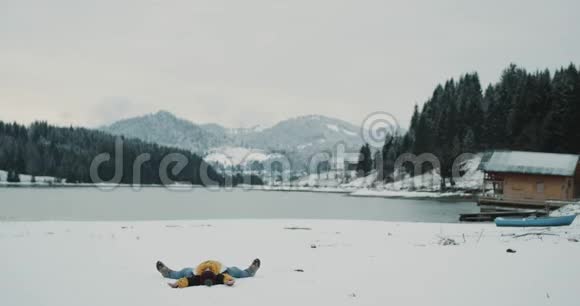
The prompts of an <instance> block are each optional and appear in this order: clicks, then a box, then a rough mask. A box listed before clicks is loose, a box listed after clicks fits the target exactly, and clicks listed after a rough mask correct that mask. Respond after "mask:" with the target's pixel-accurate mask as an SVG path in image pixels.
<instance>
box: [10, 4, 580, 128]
mask: <svg viewBox="0 0 580 306" xmlns="http://www.w3.org/2000/svg"><path fill="white" fill-rule="evenodd" d="M578 12H580V1H529V0H528V1H506V0H501V1H496V0H493V1H489V0H486V1H448V0H445V1H443V0H437V1H422V2H421V3H419V2H413V1H339V0H324V1H322V0H307V1H302V0H299V1H298V0H293V1H285V2H281V1H273V0H265V1H257V0H244V1H235V0H232V1H217V0H208V1H198V0H187V1H169V0H159V1H146V0H138V1H119V0H114V1H111V0H99V1H90V2H89V1H80V0H51V1H27V0H17V1H7V0H0V120H5V121H14V120H16V121H19V122H22V123H28V122H30V121H33V120H37V119H41V120H48V121H49V122H51V123H56V124H59V125H61V124H62V125H65V124H66V125H68V124H73V125H84V126H96V125H99V124H104V123H110V122H111V121H114V120H117V119H120V118H124V117H129V116H134V115H140V114H145V113H150V112H154V111H157V110H159V109H164V110H168V111H171V112H173V113H175V114H177V115H178V116H180V117H184V118H186V119H189V120H192V121H194V122H198V123H205V122H216V123H220V124H224V125H226V126H229V127H242V126H243V127H249V126H252V125H254V124H266V125H268V124H272V123H274V122H276V121H279V120H282V119H285V118H288V117H294V116H298V115H304V114H324V115H327V116H332V117H337V118H340V119H344V120H347V121H350V122H352V123H359V122H360V121H361V120H362V119H363V118H364V117H365V116H366V115H367V114H368V113H371V112H374V111H388V112H391V113H392V114H393V115H394V116H396V117H397V118H398V119H399V121H401V124H402V125H403V126H406V125H407V124H408V121H409V118H410V115H411V112H412V108H413V105H414V104H415V103H423V102H424V101H425V100H426V99H427V98H428V96H429V95H430V94H431V93H432V91H433V89H434V87H435V86H436V84H437V83H439V82H444V81H445V80H446V79H448V78H450V77H458V76H459V75H461V74H463V73H466V72H473V71H477V72H479V74H480V78H481V81H482V83H483V86H486V84H487V83H489V82H495V81H497V80H498V78H499V74H500V72H501V70H502V69H503V68H505V67H506V66H507V65H508V64H509V63H510V62H514V63H516V64H518V65H521V66H523V67H525V68H527V69H529V70H535V69H538V68H542V69H543V68H550V69H554V68H557V67H559V66H561V65H568V64H569V63H570V62H574V63H576V64H580V15H579V14H578Z"/></svg>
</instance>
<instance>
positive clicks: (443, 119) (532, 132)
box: [357, 64, 580, 187]
mask: <svg viewBox="0 0 580 306" xmlns="http://www.w3.org/2000/svg"><path fill="white" fill-rule="evenodd" d="M499 149H506V150H521V151H539V152H553V153H572V154H579V153H580V73H579V69H578V68H577V67H576V66H575V65H574V64H570V65H569V66H568V67H566V68H564V67H562V68H560V69H558V70H556V71H555V72H554V74H553V75H552V74H551V73H550V71H549V70H547V69H546V70H543V71H536V72H527V71H526V70H525V69H523V68H519V67H517V66H516V65H514V64H512V65H510V66H509V67H507V68H506V69H505V70H504V71H503V72H502V74H501V78H500V80H499V81H498V82H497V83H495V84H490V85H489V86H487V88H486V89H485V91H482V88H481V84H480V81H479V76H478V74H477V73H468V74H465V75H463V76H461V77H460V78H459V79H458V80H454V79H450V80H448V81H446V82H445V83H444V84H439V85H438V86H437V87H436V88H435V90H434V91H433V94H432V96H431V97H430V98H429V99H428V100H427V101H426V102H425V103H424V104H423V105H422V107H419V106H418V105H415V108H414V112H413V116H412V118H411V123H410V127H409V130H408V131H407V132H406V133H405V134H403V135H394V137H389V139H388V141H386V142H385V145H384V146H383V148H382V149H381V150H378V151H377V152H375V155H374V158H373V156H372V155H371V152H370V150H369V149H368V147H365V146H363V148H361V159H360V161H359V165H358V166H357V170H359V172H360V173H361V174H363V175H364V174H368V173H369V172H370V171H371V170H373V169H374V168H376V169H377V170H378V171H381V172H382V174H383V175H382V177H385V178H386V180H391V179H392V174H393V171H394V167H393V165H394V161H395V159H396V158H397V157H398V156H400V155H401V154H402V153H406V152H408V153H413V154H416V155H419V154H422V153H432V154H434V155H435V156H436V157H437V158H438V159H439V161H440V164H441V169H440V173H441V176H442V177H443V178H446V179H449V181H450V183H451V185H453V184H454V182H453V180H452V176H451V167H452V164H453V161H454V160H455V158H456V157H457V156H459V155H460V154H462V153H476V152H481V151H487V150H499ZM378 154H380V157H382V159H381V161H382V162H381V163H380V165H379V163H376V162H375V163H369V162H367V161H365V160H375V161H376V160H378V157H379V155H378ZM408 170H409V171H410V172H412V169H411V168H410V167H408ZM428 170H431V169H429V168H426V169H424V171H428ZM442 187H443V186H442Z"/></svg>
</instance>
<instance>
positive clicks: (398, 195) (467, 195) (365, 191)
mask: <svg viewBox="0 0 580 306" xmlns="http://www.w3.org/2000/svg"><path fill="white" fill-rule="evenodd" d="M215 187H216V186H211V187H206V186H202V185H185V184H177V185H172V186H164V185H140V186H139V187H135V186H134V185H130V184H118V185H109V184H88V183H86V184H84V183H83V184H67V183H58V184H56V183H44V182H37V183H28V182H26V183H6V182H1V183H0V188H97V189H100V188H102V189H107V190H108V191H110V190H114V189H117V188H135V189H136V190H139V189H142V188H165V189H167V190H172V189H174V190H181V191H183V190H184V189H199V188H208V189H215ZM219 188H224V187H222V186H220V187H219ZM227 189H236V190H244V191H266V192H276V191H277V192H307V193H308V192H309V193H328V194H344V195H345V196H349V197H374V198H385V199H415V200H432V199H442V200H471V199H474V198H475V196H476V194H475V193H473V192H470V190H465V191H461V190H457V191H452V192H438V191H429V190H415V191H410V190H389V189H372V188H340V187H300V186H267V185H257V186H253V185H238V186H235V187H227ZM224 190H225V188H224Z"/></svg>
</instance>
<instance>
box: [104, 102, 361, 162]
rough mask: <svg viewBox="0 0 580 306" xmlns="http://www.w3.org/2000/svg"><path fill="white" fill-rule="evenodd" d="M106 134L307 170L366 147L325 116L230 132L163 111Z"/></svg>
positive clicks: (355, 133) (348, 127)
mask: <svg viewBox="0 0 580 306" xmlns="http://www.w3.org/2000/svg"><path fill="white" fill-rule="evenodd" d="M101 129H102V130H103V131H105V132H109V133H112V134H115V135H123V136H126V137H134V138H139V139H142V140H144V141H148V142H153V143H158V144H160V145H165V146H172V147H178V148H182V149H187V150H190V151H193V152H197V153H199V154H202V155H206V156H208V157H209V158H210V159H212V160H213V161H214V162H219V160H220V158H219V156H221V155H223V156H228V157H230V158H231V159H232V160H233V161H234V162H235V161H238V160H241V158H239V155H240V154H241V153H240V152H242V151H244V152H245V150H247V151H248V152H252V153H256V152H260V153H261V154H263V155H264V156H270V155H271V154H274V153H277V154H285V155H287V156H288V158H289V159H291V161H292V164H293V165H294V166H296V167H302V166H304V165H305V164H306V163H307V161H308V159H309V158H310V157H312V155H313V154H316V153H319V152H322V151H327V150H328V149H331V148H333V146H335V145H336V144H337V143H344V144H347V146H349V147H351V148H353V149H358V148H359V147H360V145H362V143H363V141H362V139H361V137H360V135H359V131H360V127H357V126H355V125H353V124H351V123H348V122H346V121H343V120H340V119H335V118H330V117H325V116H322V115H307V116H301V117H296V118H291V119H287V120H283V121H280V122H278V123H276V124H274V125H273V126H271V127H264V126H260V125H257V126H253V127H250V128H226V127H223V126H221V125H219V124H215V123H208V124H201V125H197V124H194V123H192V122H190V121H188V120H185V119H180V118H178V117H177V116H175V115H174V114H172V113H170V112H168V111H164V110H161V111H158V112H157V113H153V114H148V115H144V116H140V117H135V118H130V119H125V120H121V121H118V122H115V123H113V124H111V125H109V126H106V127H103V128H101ZM242 148H243V149H242ZM220 154H221V155H220Z"/></svg>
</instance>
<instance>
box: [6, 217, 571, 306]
mask: <svg viewBox="0 0 580 306" xmlns="http://www.w3.org/2000/svg"><path fill="white" fill-rule="evenodd" d="M533 232H541V233H544V235H526V236H521V237H518V235H521V234H526V233H533ZM579 240H580V225H579V224H578V223H575V224H573V225H572V226H571V227H563V228H554V229H499V228H496V227H494V226H493V225H491V224H429V223H389V222H369V221H320V220H308V221H306V220H219V221H217V220H207V221H145V222H0V245H1V246H2V251H1V252H0V271H2V273H0V294H1V300H2V304H3V305H55V306H67V305H71V306H73V305H74V306H77V305H87V306H90V305H143V306H148V305H155V306H158V305H168V306H169V305H188V304H189V305H257V306H259V305H268V306H272V305H282V306H283V305H289V306H290V305H291V306H296V305H333V306H340V305H349V306H350V305H445V306H453V305H461V306H465V305H470V306H471V305H485V306H489V305H509V306H513V305H526V306H531V305H560V306H565V305H578V301H579V299H580V294H579V293H578V288H577V285H578V282H579V280H580V265H578V258H580V243H579V242H578V241H579ZM507 249H513V250H515V251H516V253H508V252H506V250H507ZM255 257H259V258H260V259H261V260H262V263H263V264H262V268H261V269H260V271H258V273H257V275H256V277H255V278H249V279H241V280H238V282H237V283H236V285H235V286H234V287H225V286H216V287H211V288H207V287H195V288H186V289H171V288H169V287H168V286H167V285H166V283H167V280H165V279H163V278H162V277H161V276H160V275H159V273H158V272H157V271H156V270H155V268H154V264H155V261H156V260H158V259H161V260H163V261H164V262H166V263H167V264H168V265H169V266H170V267H175V268H178V267H183V266H192V265H195V264H197V263H198V262H200V261H203V260H205V259H208V258H211V259H218V260H221V261H223V262H224V263H225V264H226V265H239V266H246V265H248V264H249V263H250V262H251V260H252V259H253V258H255ZM300 271H303V272H300Z"/></svg>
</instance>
